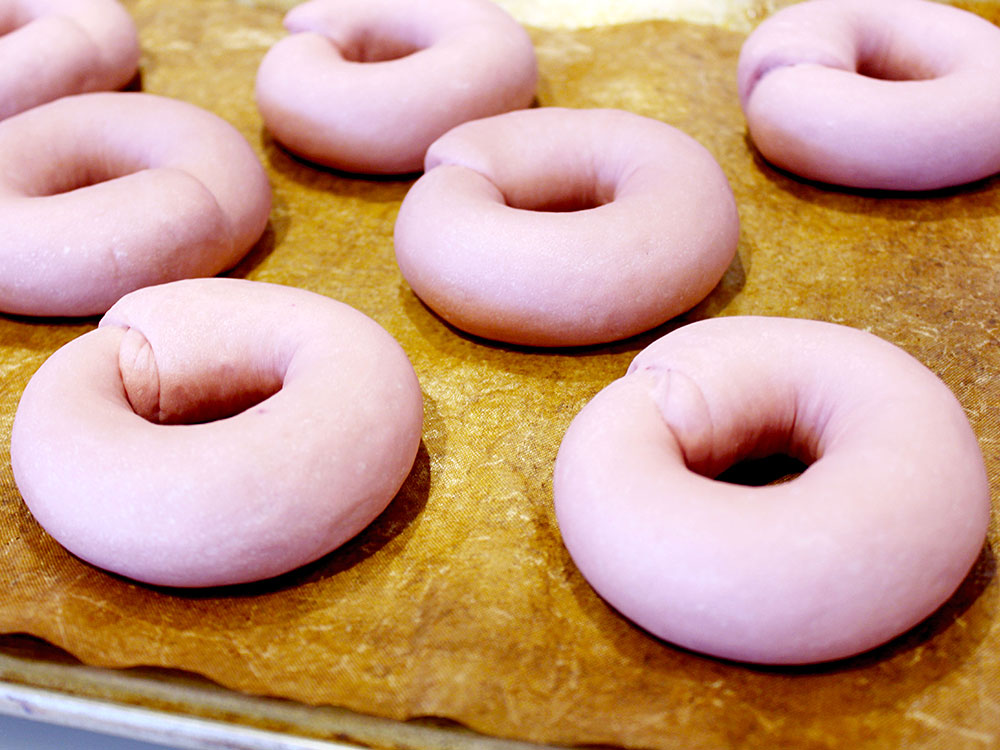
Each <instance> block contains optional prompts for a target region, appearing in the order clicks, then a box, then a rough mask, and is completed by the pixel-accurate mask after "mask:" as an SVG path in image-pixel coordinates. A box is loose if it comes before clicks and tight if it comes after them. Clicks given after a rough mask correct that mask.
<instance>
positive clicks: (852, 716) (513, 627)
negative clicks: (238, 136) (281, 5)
mask: <svg viewBox="0 0 1000 750" xmlns="http://www.w3.org/2000/svg"><path fill="white" fill-rule="evenodd" d="M126 5H127V6H128V7H129V9H130V10H131V11H132V13H133V15H134V16H135V18H136V20H137V23H138V25H139V27H140V30H141V38H142V45H143V52H144V55H143V61H142V81H141V86H142V88H143V89H144V90H146V91H150V92H154V93H158V94H163V95H166V96H172V97H177V98H180V99H184V100H187V101H190V102H193V103H195V104H197V105H200V106H202V107H205V108H206V109H209V110H212V111H214V112H216V113H218V114H219V115H221V116H223V117H225V118H226V119H228V120H229V121H230V122H232V123H234V124H235V125H236V126H237V127H238V128H239V129H240V130H241V131H242V132H243V134H244V135H245V136H246V137H247V138H248V139H249V141H250V142H251V144H253V146H254V147H255V148H256V149H257V151H258V153H259V155H260V157H261V158H262V160H263V162H264V164H265V165H266V166H267V169H268V171H269V174H270V176H271V180H272V184H273V188H274V210H273V213H272V217H271V223H270V226H269V228H268V230H267V233H266V234H265V236H264V238H263V239H262V241H261V242H260V243H259V244H258V246H257V247H256V248H255V249H254V250H253V252H252V253H251V254H250V255H249V256H248V258H247V259H246V260H245V261H244V262H243V263H241V264H240V266H239V267H238V268H237V269H235V271H234V272H233V273H234V274H235V275H239V276H245V277H248V278H252V279H259V280H263V281H271V282H279V283H284V284H291V285H295V286H300V287H303V288H306V289H310V290H313V291H316V292H320V293H322V294H327V295H329V296H331V297H335V298H337V299H340V300H343V301H344V302H347V303H349V304H351V305H353V306H355V307H357V308H359V309H360V310H362V311H363V312H365V313H367V314H368V315H370V316H372V317H373V318H374V319H375V320H377V321H378V322H379V323H380V324H382V325H383V326H384V327H385V328H386V329H387V330H388V331H389V332H390V333H392V334H393V335H394V336H395V337H396V338H397V339H398V340H399V341H400V342H401V343H402V345H403V346H404V348H405V349H406V351H407V353H408V354H409V356H410V358H411V360H412V362H413V364H414V367H415V368H416V371H417V374H418V376H419V378H420V381H421V384H422V387H423V391H424V395H425V409H426V426H425V430H424V436H423V444H422V446H421V450H420V453H419V455H418V458H417V461H416V465H415V466H414V469H413V472H412V474H411V475H410V477H409V479H408V481H407V482H406V484H405V486H404V487H403V489H402V491H401V492H400V494H399V496H398V497H397V498H396V499H395V501H394V502H393V503H392V505H391V506H390V507H389V508H388V510H386V512H385V513H384V514H383V515H382V516H381V517H380V518H379V519H377V520H376V521H375V522H374V523H373V524H372V526H371V527H370V528H368V529H367V530H366V531H364V532H363V533H362V534H361V535H360V536H359V537H357V538H356V539H354V540H353V541H352V542H350V543H349V544H347V545H346V546H345V547H343V548H342V549H341V550H339V551H337V552H335V553H333V554H331V555H329V556H328V557H326V558H324V559H323V560H321V561H319V562H317V563H315V564H313V565H310V566H308V567H306V568H304V569H302V570H299V571H296V572H294V573H291V574H289V575H286V576H284V577H282V578H280V579H277V580H273V581H268V582H265V583H262V584H258V585H252V586H245V587H236V588H232V589H226V590H210V591H203V592H182V591H169V590H160V589H155V588H150V587H147V586H142V585H138V584H135V583H132V582H129V581H127V580H123V579H120V578H118V577H115V576H113V575H109V574H107V573H104V572H102V571H100V570H96V569H94V568H92V567H90V566H88V565H87V564H85V563H82V562H80V561H79V560H77V559H75V558H73V557H72V556H71V555H69V554H68V553H66V552H65V551H64V550H62V549H61V548H60V547H59V546H58V545H57V544H56V543H55V542H54V541H52V540H51V539H50V538H49V537H48V536H47V535H46V534H45V533H44V532H43V531H42V530H41V529H40V528H39V527H38V526H37V524H36V523H35V522H34V521H33V519H32V518H31V516H30V515H29V513H28V512H27V510H26V509H25V507H24V506H23V504H22V502H21V500H20V498H19V495H18V493H17V490H16V488H15V486H14V483H13V480H12V477H11V474H10V469H9V466H8V460H7V443H8V438H9V433H10V426H11V421H12V419H13V415H14V411H15V409H16V406H17V401H18V398H19V395H20V392H21V390H22V389H23V387H24V384H25V383H26V382H27V379H28V378H29V377H30V375H31V374H32V372H33V371H34V370H35V369H36V368H37V367H38V366H39V365H40V364H41V362H42V361H43V360H44V359H45V358H46V357H47V356H48V355H49V354H50V353H51V352H53V351H54V350H55V349H56V348H58V347H59V346H60V345H62V344H64V343H65V342H67V341H69V340H70V339H72V338H74V337H76V336H78V335H80V334H82V333H83V332H85V331H87V330H90V329H91V328H92V327H93V326H94V324H95V322H96V321H94V320H85V321H51V320H30V319H21V318H11V317H0V368H2V375H3V377H2V379H0V428H2V429H0V434H2V436H3V440H2V441H0V444H2V446H3V447H2V448H0V451H2V452H3V460H2V461H0V464H2V469H0V483H2V485H0V493H2V494H0V586H2V588H0V632H6V633H17V632H23V633H30V634H33V635H35V636H38V637H40V638H43V639H46V640H48V641H50V642H51V643H54V644H56V645H58V646H60V647H61V648H64V649H66V650H67V651H69V652H70V653H72V654H73V655H75V656H76V657H78V658H79V659H81V660H83V661H84V662H86V663H89V664H96V665H105V666H112V667H126V666H130V665H153V666H163V667H171V668H177V669H182V670H189V671H192V672H195V673H198V674H200V675H204V676H207V677H208V678H210V679H212V680H214V681H217V682H218V683H220V684H221V685H224V686H226V687H229V688H232V689H233V690H236V691H242V692H245V693H253V694H260V695H270V696H279V697H286V698H290V699H293V700H295V701H299V702H303V703H309V704H328V705H335V706H343V707H347V708H350V709H354V710H357V711H360V712H362V713H366V714H371V715H375V716H381V717H388V718H393V719H408V718H411V717H427V716H432V717H441V718H444V719H450V720H454V721H457V722H460V723H461V724H464V725H466V726H469V727H472V728H473V729H475V730H478V731H480V732H483V733H486V734H489V735H493V736H497V737H506V738H517V739H523V740H531V741H537V742H548V743H561V744H584V743H585V744H595V743H598V744H610V745H621V746H626V747H635V748H664V749H666V748H709V747H728V746H740V747H745V748H765V747H766V748H773V747H791V746H794V747H797V748H814V747H815V748H819V747H830V746H842V747H856V748H869V747H901V746H907V747H930V746H932V745H933V746H935V747H944V746H947V747H950V748H960V747H969V748H980V747H989V746H996V744H997V743H1000V700H998V695H1000V693H998V690H1000V633H998V628H997V623H998V621H1000V617H998V602H997V582H996V578H995V560H994V553H993V548H994V547H995V545H996V543H997V542H996V534H997V528H996V521H995V519H994V522H993V525H992V527H991V532H990V542H989V543H988V544H987V546H986V547H985V548H984V550H983V553H982V555H981V557H980V559H979V561H978V563H977V564H976V566H975V568H974V570H973V572H972V573H971V574H970V576H969V577H968V579H967V580H966V582H965V583H964V584H963V585H962V587H961V588H960V590H959V591H958V593H957V594H956V595H955V596H954V597H953V598H952V599H951V600H950V601H949V602H948V603H947V604H946V605H945V606H944V607H943V608H942V609H941V610H940V611H939V612H937V613H936V614H934V615H933V616H932V617H930V618H929V619H928V620H927V621H926V622H925V623H923V624H922V625H920V626H918V627H917V628H915V629H914V630H913V631H911V632H910V633H907V634H905V635H904V636H902V637H900V638H899V639H897V640H896V641H894V642H892V643H890V644H888V645H887V646H885V647H883V648H880V649H878V650H877V651H875V652H872V653H869V654H865V655H862V656H860V657H857V658H854V659H850V660H847V661H845V662H840V663H836V664H832V665H825V666H821V667H814V668H801V669H760V668H753V667H748V666H741V665H735V664H729V663H724V662H720V661H717V660H714V659H710V658H706V657H702V656H699V655H696V654H691V653H688V652H685V651H683V650H680V649H677V648H675V647H673V646H671V645H669V644H666V643H663V642H661V641H658V640H656V639H654V638H652V637H649V636H648V635H646V634H645V633H643V632H642V631H640V630H638V629H637V628H635V627H634V626H632V625H631V624H630V623H628V622H627V621H625V620H624V619H623V618H621V617H620V616H619V615H617V614H616V613H615V612H614V611H613V610H611V609H610V608H609V607H608V606H607V605H606V604H605V603H604V602H603V601H602V600H601V599H600V598H599V597H598V596H597V595H596V594H595V593H594V592H593V591H592V590H591V589H590V587H589V586H588V585H587V583H586V582H585V581H584V580H583V579H582V577H581V576H580V575H579V573H578V572H577V570H576V568H575V567H574V565H573V563H572V561H571V560H570V558H569V557H568V555H567V553H566V551H565V550H564V548H563V546H562V544H561V542H560V538H559V534H558V530H557V527H556V523H555V518H554V515H553V511H552V498H551V472H552V462H553V459H554V457H555V454H556V451H557V448H558V445H559V441H560V439H561V436H562V434H563V432H564V430H565V429H566V427H567V425H568V424H569V422H570V420H571V419H572V417H573V416H574V415H575V414H576V412H577V411H578V410H579V409H580V408H581V407H582V406H583V404H584V403H585V402H586V401H587V400H588V399H589V398H590V397H592V396H593V395H594V394H595V393H596V392H597V391H598V390H600V388H602V387H603V386H604V385H605V384H607V383H608V382H610V381H611V380H613V379H614V378H616V377H619V376H620V375H621V374H622V373H623V372H624V370H625V368H626V366H627V364H628V362H629V361H630V360H631V358H632V357H633V356H634V355H635V353H636V352H638V351H639V350H640V349H641V348H642V347H644V346H645V345H646V344H648V343H649V342H651V341H653V340H654V339H655V338H657V337H659V336H660V335H663V334H664V333H666V332H667V331H668V330H670V329H671V328H673V327H675V326H677V325H681V324H683V323H684V322H686V321H690V320H696V319H699V318H704V317H709V316H717V315H737V314H770V315H788V316H798V317H809V318H818V319H821V320H829V321H835V322H839V323H845V324H848V325H852V326H856V327H859V328H864V329H867V330H870V331H872V332H874V333H876V334H878V335H880V336H882V337H883V338H886V339H888V340H889V341H892V342H895V343H897V344H899V345H901V346H902V347H904V348H905V349H907V350H908V351H909V352H911V353H912V354H913V355H915V356H916V357H917V358H919V359H920V360H922V361H923V362H924V363H925V364H927V365H928V366H929V367H930V368H931V369H932V370H934V371H935V372H937V373H938V374H939V375H940V376H941V377H942V378H943V379H944V380H945V381H946V382H947V383H948V384H949V385H950V386H951V387H952V388H953V389H954V391H955V393H956V394H957V396H958V398H959V399H960V401H961V402H962V404H963V405H964V406H965V408H966V410H967V411H968V414H969V418H970V420H971V422H972V425H973V427H974V428H975V430H976V432H977V434H978V435H979V437H980V440H981V444H982V448H983V451H984V454H985V457H986V463H987V468H988V470H989V474H990V477H991V481H992V483H993V488H994V495H995V494H996V491H997V486H998V482H1000V464H998V460H997V441H998V439H1000V418H998V416H1000V377H998V376H997V373H998V371H1000V347H998V343H997V336H998V334H1000V321H998V317H997V312H996V300H997V299H1000V179H998V178H993V179H989V180H986V181H984V182H980V183H977V184H974V185H970V186H967V187H964V188H961V189H957V190H951V191H946V192H942V193H936V194H933V195H921V196H909V197H907V196H898V195H876V194H864V193H859V192H856V191H854V192H847V191H841V190H837V189H830V188H825V187H821V186H816V185H812V184H806V183H803V182H801V181H799V180H796V179H794V178H791V177H789V176H787V175H785V174H781V173H778V172H776V171H775V170H774V169H772V168H770V167H769V166H768V165H767V164H765V163H763V162H762V161H761V160H760V159H759V158H758V157H757V156H756V155H755V152H754V150H753V148H752V146H751V145H750V144H749V143H748V141H747V138H746V130H745V126H744V123H743V119H742V116H741V113H740V110H739V106H738V103H737V100H736V84H735V63H736V56H737V54H738V51H739V46H740V44H741V42H742V39H743V34H742V33H741V32H737V31H729V30H725V29H723V28H721V27H712V26H698V25H692V24H687V23H676V22H668V21H648V22H639V23H628V24H624V25H619V26H606V27H599V28H594V29H566V28H563V29H551V30H538V29H535V30H533V31H532V34H533V38H534V41H535V43H536V47H537V51H538V56H539V62H540V66H541V83H540V87H539V96H538V98H539V103H540V104H541V105H562V106H570V107H593V106H601V107H618V108H624V109H629V110H632V111H635V112H638V113H640V114H643V115H647V116H650V117H655V118H659V119H662V120H664V121H666V122H669V123H671V124H673V125H676V126H678V127H680V128H682V129H683V130H685V131H687V132H688V133H690V134H691V135H693V136H694V137H696V138H697V139H699V140H700V141H701V142H702V143H703V144H704V145H705V146H706V147H708V148H709V150H710V151H711V152H712V153H713V154H714V155H715V156H716V158H717V159H718V160H719V161H720V163H721V164H722V166H723V168H724V169H725V171H726V174H727V175H728V177H729V179H730V181H731V184H732V186H733V190H734V192H735V195H736V199H737V201H738V204H739V208H740V213H741V221H742V234H741V241H740V247H739V257H738V259H737V260H736V261H734V263H733V264H732V266H731V268H730V269H729V271H728V272H727V274H726V276H725V278H724V279H723V281H722V282H721V284H720V285H719V287H718V288H717V289H716V290H715V291H714V292H713V293H712V294H711V295H710V296H709V297H708V299H706V300H705V301H704V302H703V303H702V304H700V305H699V306H698V307H697V308H696V309H695V310H693V311H691V312H690V313H689V314H688V315H686V316H684V317H683V318H682V319H681V320H678V321H674V322H672V323H671V324H668V325H666V326H664V327H662V328H661V329H658V330H655V331H652V332H650V333H648V334H645V335H642V336H640V337H637V338H635V339H630V340H628V341H625V342H621V343H617V344H613V345H609V346H600V347H594V348H589V349H583V350H572V351H554V352H553V351H532V350H522V349H516V348H510V347H505V346H500V345H494V344H491V343H488V342H484V341H480V340H475V339H473V338H471V337H469V336H466V335H464V334H462V333H460V332H458V331H456V330H453V329H451V328H450V327H449V326H447V325H446V324H444V323H443V322H442V321H441V320H440V319H438V318H436V317H435V316H434V315H433V314H432V313H431V312H429V311H428V310H427V309H426V308H425V307H424V306H423V305H422V304H421V303H420V302H419V301H418V300H417V299H416V298H415V297H414V295H413V294H412V293H411V292H410V290H409V288H408V287H407V285H406V283H405V282H404V281H403V280H402V278H401V277H400V275H399V272H398V270H397V268H396V265H395V261H394V257H393V248H392V226H393V221H394V218H395V216H396V212H397V210H398V208H399V204H400V201H401V199H402V198H403V196H404V194H405V193H406V191H407V189H408V187H409V185H410V184H411V180H410V179H388V178H387V179H362V178H354V177H351V176H347V175H341V174H336V173H333V172H330V171H325V170H322V169H317V168H314V167H312V166H310V165H308V164H306V163H303V162H301V161H298V160H296V159H294V158H292V157H290V156H289V155H288V154H287V153H285V152H284V151H283V150H282V149H281V148H280V147H277V146H276V145H275V144H274V143H273V142H272V141H271V140H270V138H269V137H268V135H267V134H266V132H265V131H264V130H263V128H262V126H261V122H260V119H259V117H258V115H257V113H256V110H255V107H254V103H253V96H252V90H253V78H254V73H255V70H256V66H257V64H258V62H259V60H260V58H261V57H262V55H263V54H264V52H265V50H266V49H267V48H268V47H269V46H270V45H271V44H272V43H273V42H275V41H276V40H277V39H279V38H281V37H282V36H283V34H284V32H283V31H282V29H281V26H280V17H281V13H280V12H279V11H278V6H277V5H275V6H273V7H269V6H267V5H266V4H263V3H258V4H251V3H242V4H236V3H232V2H227V1H226V0H130V1H129V2H127V3H126ZM996 7H997V6H995V5H994V6H978V10H979V12H982V13H984V14H986V15H990V16H991V17H992V18H993V20H994V21H995V22H996V20H997V19H998V17H1000V13H997V12H996V10H994V9H995V8H996ZM280 449H281V447H280V445H276V446H275V450H280ZM99 469H100V467H95V471H96V470H99Z"/></svg>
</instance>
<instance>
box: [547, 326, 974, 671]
mask: <svg viewBox="0 0 1000 750" xmlns="http://www.w3.org/2000/svg"><path fill="white" fill-rule="evenodd" d="M778 454H785V455H789V456H792V457H794V458H798V459H800V460H801V461H802V462H804V463H805V464H808V468H806V470H805V471H804V472H803V473H802V474H801V475H799V476H798V477H795V478H794V479H791V480H789V481H787V482H784V483H779V484H774V485H770V486H763V487H748V486H742V485H736V484H730V483H727V482H723V481H718V480H715V479H713V477H716V476H718V475H719V474H720V473H721V472H722V471H724V470H725V469H727V468H729V467H730V466H732V465H733V464H734V463H736V462H738V461H741V460H744V459H747V458H755V457H764V456H769V455H778ZM554 495H555V510H556V516H557V519H558V523H559V528H560V532H561V533H562V536H563V539H564V541H565V543H566V545H567V548H568V549H569V552H570V554H571V555H572V557H573V559H574V561H575V562H576V564H577V566H578V567H579V569H580V571H581V572H582V573H583V575H584V577H585V578H586V579H587V580H588V581H589V582H590V584H591V585H592V586H593V587H594V589H595V590H596V591H597V592H598V593H599V594H600V595H601V596H602V597H603V598H604V599H605V600H606V601H607V602H609V603H610V604H611V605H612V606H613V607H615V608H616V609H617V610H618V611H619V612H621V613H622V614H624V615H625V616H626V617H628V618H629V619H630V620H632V621H633V622H635V623H636V624H638V625H640V626H641V627H643V628H645V629H646V630H647V631H649V632H650V633H652V634H654V635H656V636H659V637H661V638H664V639H666V640H667V641H671V642H673V643H675V644H678V645H680V646H683V647H685V648H689V649H692V650H694V651H699V652H703V653H707V654H711V655H714V656H718V657H723V658H727V659H735V660H739V661H746V662H756V663H765V664H797V663H811V662H820V661H827V660H832V659H838V658H841V657H847V656H851V655H853V654H856V653H860V652H862V651H865V650H867V649H870V648H873V647H875V646H878V645H879V644H881V643H884V642H886V641H888V640H889V639H891V638H893V637H895V636H896V635H899V634H900V633H903V632H904V631H906V630H907V629H909V628H910V627H912V626H913V625H916V624H917V623H918V622H920V621H921V620H922V619H924V618H925V617H927V616H928V615H930V614H931V613H932V612H933V611H934V610H935V609H937V608H938V607H939V606H940V605H941V604H942V603H943V602H944V601H945V600H947V599H948V598H949V597H950V596H951V595H952V594H953V593H954V592H955V590H956V589H957V587H958V586H959V584H960V583H961V582H962V580H963V579H964V578H965V576H966V574H967V573H968V571H969V570H970V568H971V566H972V564H973V563H974V562H975V560H976V559H977V556H978V555H979V553H980V551H981V550H982V547H983V542H984V540H985V537H986V527H987V523H988V521H989V515H990V490H989V484H988V481H987V477H986V471H985V469H984V466H983V459H982V455H981V452H980V449H979V444H978V442H977V440H976V436H975V435H974V434H973V431H972V429H971V427H970V425H969V422H968V420H967V418H966V415H965V412H964V410H963V409H962V407H961V405H960V404H959V403H958V401H957V400H956V398H955V397H954V395H953V394H952V393H951V391H950V390H949V389H948V387H947V386H946V385H945V384H944V383H943V382H941V381H940V380H939V379H938V378H937V377H936V376H935V375H934V374H933V373H932V372H931V371H930V370H928V369H927V368H926V367H924V366H923V365H922V364H920V363H919V362H918V361H917V360H915V359H914V358H912V357H911V356H910V355H908V354H906V353H905V352H904V351H902V350H901V349H899V348H897V347H895V346H893V345H891V344H889V343H887V342H885V341H883V340H882V339H879V338H877V337H875V336H873V335H871V334H868V333H864V332H862V331H859V330H856V329H852V328H847V327H844V326H838V325H834V324H831V323H820V322H816V321H810V320H799V319H786V318H758V317H750V316H747V317H727V318H715V319H709V320H704V321H701V322H697V323H693V324H691V325H688V326H685V327H683V328H680V329H678V330H676V331H674V332H672V333H669V334H667V335H666V336H664V337H663V338H661V339H659V340H658V341H656V342H654V343H653V344H651V345H650V346H649V347H647V348H646V349H645V350H643V351H642V352H640V354H639V355H638V356H637V357H636V358H635V360H634V361H633V362H632V364H631V366H630V367H629V369H628V373H627V374H626V375H625V376H624V377H622V378H620V379H619V380H617V381H615V382H613V383H611V384H610V385H608V386H607V387H606V388H604V389H603V390H602V391H601V392H600V393H598V394H597V396H595V397H594V398H593V399H592V400H591V401H590V402H589V403H588V404H587V405H586V406H585V407H584V408H583V409H582V410H581V411H580V413H579V414H578V415H577V417H576V418H575V419H574V420H573V422H572V424H571V425H570V427H569V430H568V431H567V432H566V435H565V437H564V439H563V442H562V445H561V447H560V449H559V454H558V457H557V459H556V466H555V478H554Z"/></svg>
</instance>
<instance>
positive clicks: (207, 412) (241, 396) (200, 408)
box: [133, 382, 281, 425]
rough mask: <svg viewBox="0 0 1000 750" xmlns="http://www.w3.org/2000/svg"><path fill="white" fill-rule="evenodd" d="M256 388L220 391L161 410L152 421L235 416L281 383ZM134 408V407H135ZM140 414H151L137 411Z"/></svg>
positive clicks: (196, 420)
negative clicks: (235, 391)
mask: <svg viewBox="0 0 1000 750" xmlns="http://www.w3.org/2000/svg"><path fill="white" fill-rule="evenodd" d="M255 385H256V388H255V389H247V390H243V391H240V392H239V393H219V394H217V395H215V396H214V397H212V398H207V399H204V400H192V401H191V402H190V403H186V404H181V405H178V408H177V409H176V410H175V411H173V412H171V413H164V412H162V411H161V412H160V415H159V418H158V419H151V420H150V421H153V422H158V423H159V424H174V425H178V424H205V423H207V422H218V421H219V420H223V419H229V418H230V417H235V416H236V415H237V414H242V413H243V412H245V411H249V410H251V409H253V408H254V407H257V406H260V405H261V404H262V403H263V402H264V401H266V400H267V399H269V398H270V397H271V396H273V395H274V394H275V393H277V392H278V391H280V390H281V383H280V382H279V383H277V385H274V384H273V383H258V384H255ZM133 408H134V407H133ZM136 413H137V414H139V416H145V417H146V419H149V416H147V415H144V414H141V413H139V412H136Z"/></svg>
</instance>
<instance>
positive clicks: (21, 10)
mask: <svg viewBox="0 0 1000 750" xmlns="http://www.w3.org/2000/svg"><path fill="white" fill-rule="evenodd" d="M139 54H140V50H139V37H138V34H137V32H136V28H135V24H134V23H133V21H132V17H131V16H130V15H129V14H128V11H126V10H125V8H123V7H122V6H121V4H119V3H118V2H116V1H115V0H0V120H2V119H4V118H7V117H10V116H11V115H14V114H17V113H18V112H23V111H24V110H26V109H30V108H32V107H36V106H38V105H39V104H44V103H45V102H50V101H53V100H54V99H58V98H60V97H63V96H69V95H71V94H82V93H85V92H88V91H105V90H112V89H118V88H121V87H122V86H124V85H125V84H127V83H128V82H129V81H130V80H132V78H133V77H134V76H135V73H136V70H137V69H138V66H139Z"/></svg>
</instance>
